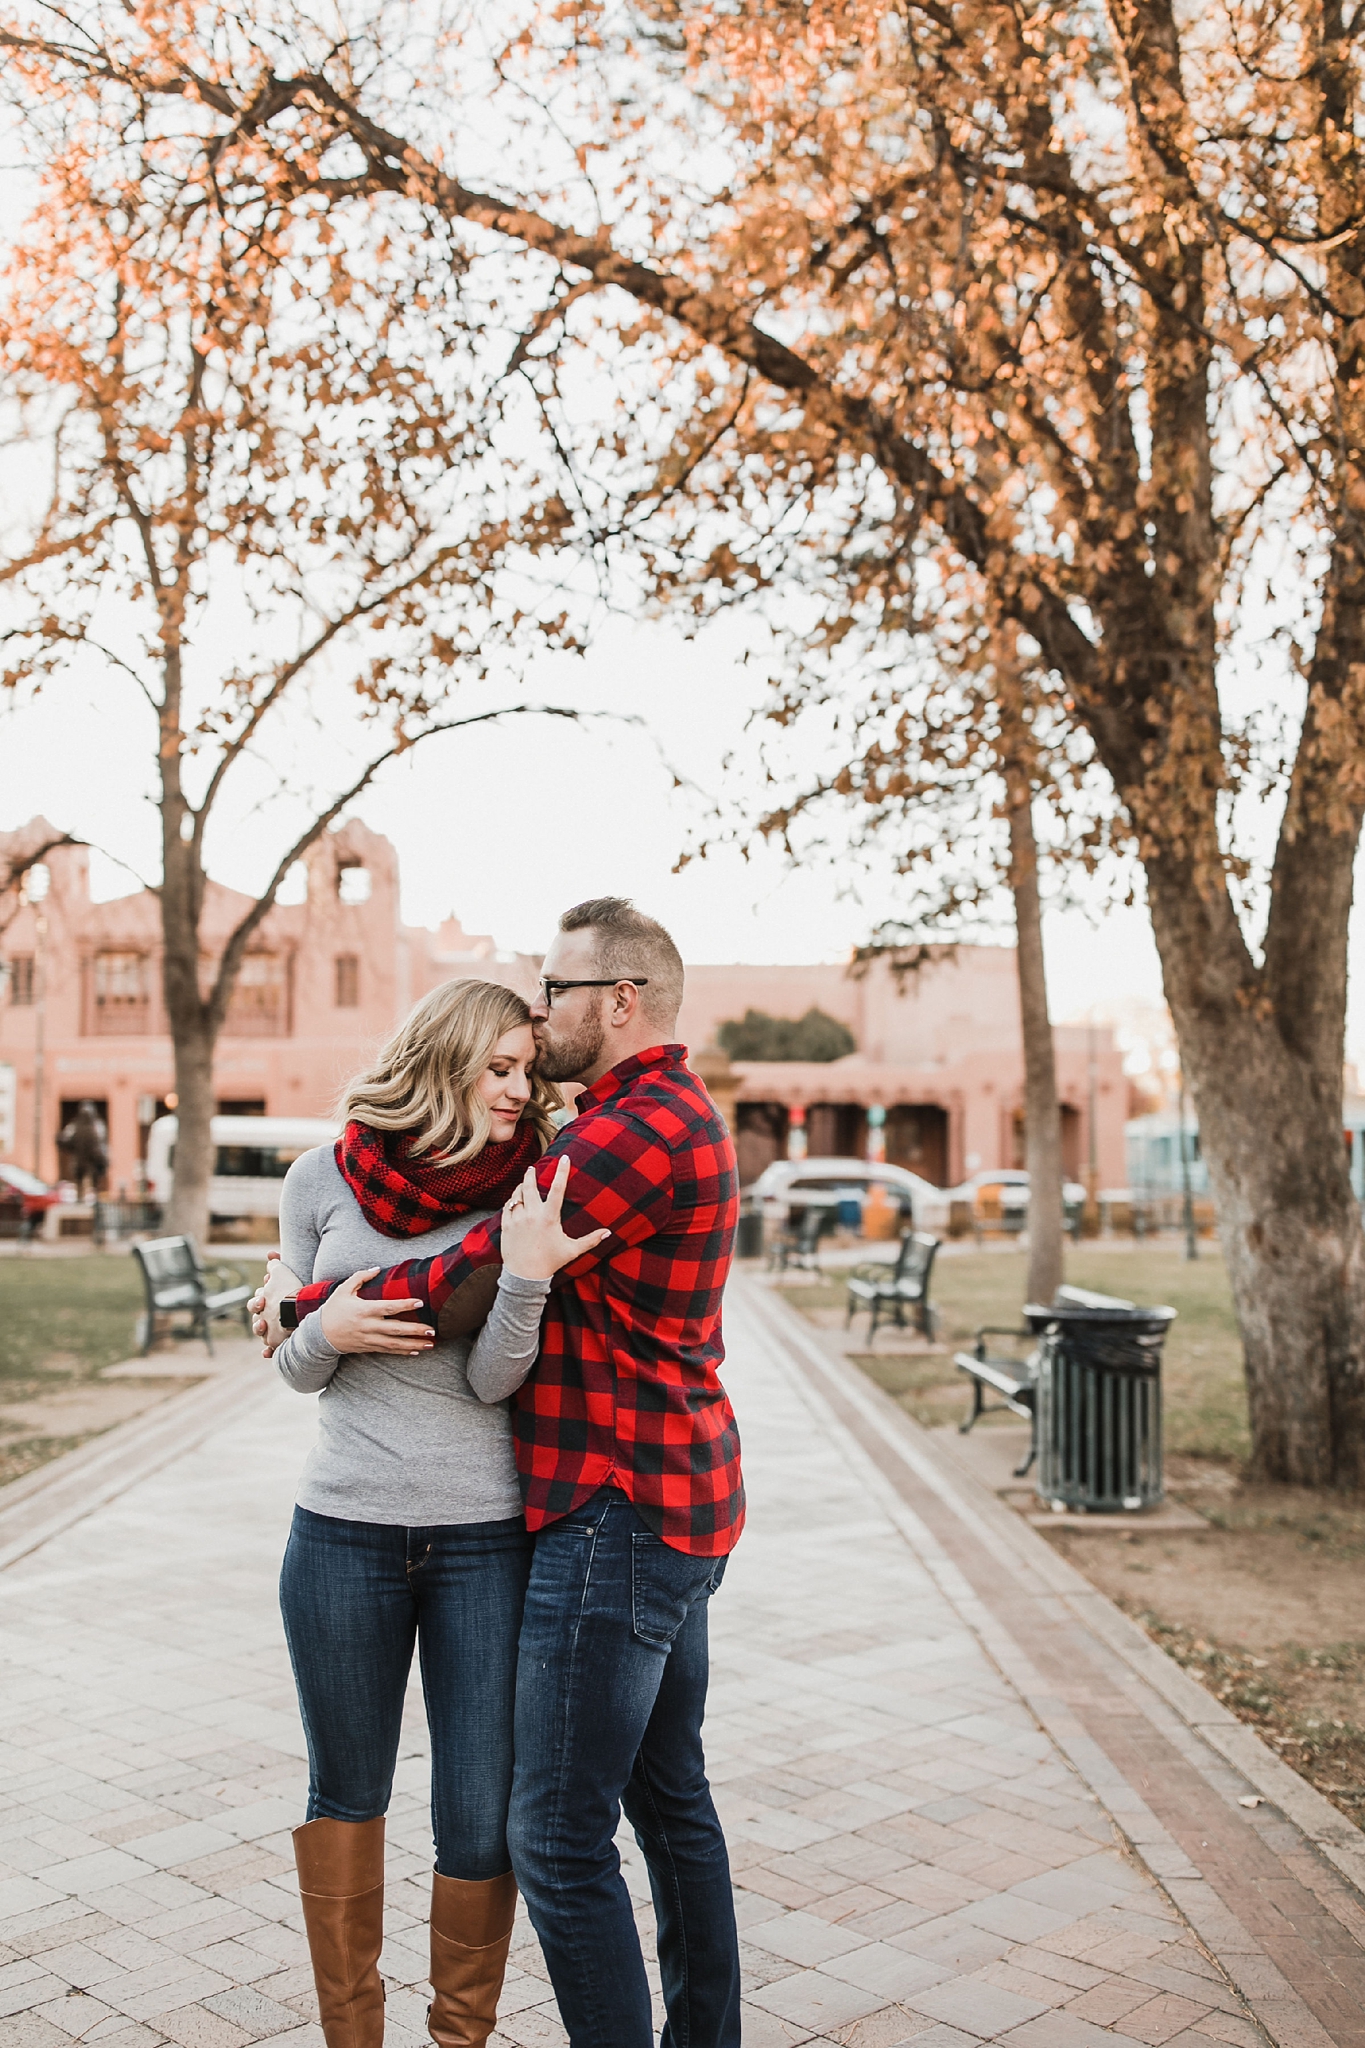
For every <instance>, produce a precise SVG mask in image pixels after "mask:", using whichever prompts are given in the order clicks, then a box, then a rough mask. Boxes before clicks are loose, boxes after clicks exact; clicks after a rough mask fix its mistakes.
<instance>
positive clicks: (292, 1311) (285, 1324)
mask: <svg viewBox="0 0 1365 2048" xmlns="http://www.w3.org/2000/svg"><path fill="white" fill-rule="evenodd" d="M277 1307H278V1309H279V1315H280V1327H281V1328H282V1329H285V1330H297V1328H298V1326H299V1298H298V1296H297V1294H286V1295H285V1296H284V1297H283V1298H282V1299H281V1300H280V1301H279V1302H278V1303H277Z"/></svg>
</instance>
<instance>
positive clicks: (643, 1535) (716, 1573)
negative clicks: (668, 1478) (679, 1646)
mask: <svg viewBox="0 0 1365 2048" xmlns="http://www.w3.org/2000/svg"><path fill="white" fill-rule="evenodd" d="M630 1546H631V1548H630V1608H631V1616H630V1618H631V1627H632V1628H633V1630H634V1632H635V1634H636V1636H637V1637H638V1638H639V1640H640V1641H641V1642H642V1643H650V1644H652V1645H653V1647H654V1648H655V1649H659V1650H666V1649H668V1648H669V1647H670V1645H671V1644H672V1641H673V1638H674V1637H675V1636H676V1635H677V1633H678V1630H679V1629H680V1628H681V1627H682V1625H683V1623H684V1622H685V1621H686V1619H687V1613H688V1609H689V1608H690V1607H691V1606H692V1604H693V1602H694V1601H696V1600H704V1599H706V1597H707V1596H708V1595H709V1594H710V1593H711V1592H712V1591H713V1589H714V1587H715V1586H717V1585H718V1584H719V1583H720V1570H723V1569H724V1560H723V1559H722V1560H720V1570H718V1569H717V1560H716V1559H715V1558H714V1557H689V1556H688V1554H687V1552H686V1551H683V1550H674V1549H672V1548H671V1546H670V1545H669V1544H667V1543H665V1542H664V1541H663V1540H662V1539H661V1538H660V1537H658V1536H655V1535H653V1534H652V1533H651V1532H649V1531H648V1530H638V1531H637V1532H636V1533H635V1534H634V1535H633V1536H632V1537H631V1539H630Z"/></svg>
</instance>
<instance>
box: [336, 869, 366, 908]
mask: <svg viewBox="0 0 1365 2048" xmlns="http://www.w3.org/2000/svg"><path fill="white" fill-rule="evenodd" d="M337 895H338V896H339V897H340V898H341V900H342V902H343V903H368V902H369V900H370V871H369V869H368V868H362V867H361V866H360V865H359V864H358V862H354V861H353V862H351V863H350V864H349V865H348V866H346V867H343V868H338V869H337Z"/></svg>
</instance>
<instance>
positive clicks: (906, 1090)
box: [679, 946, 1128, 1187]
mask: <svg viewBox="0 0 1365 2048" xmlns="http://www.w3.org/2000/svg"><path fill="white" fill-rule="evenodd" d="M812 1004H814V1005H815V1006H817V1007H818V1008H819V1009H821V1010H824V1011H825V1012H826V1013H827V1014H828V1015H829V1016H831V1017H837V1018H838V1019H839V1021H840V1022H841V1023H843V1024H846V1025H847V1026H848V1028H849V1030H850V1031H851V1032H852V1033H853V1036H854V1039H855V1040H856V1042H857V1047H858V1050H857V1051H856V1052H854V1053H850V1054H849V1055H848V1056H847V1057H846V1058H844V1059H841V1060H832V1061H830V1062H829V1063H828V1064H824V1063H816V1062H804V1061H802V1062H791V1063H788V1062H786V1061H773V1062H767V1061H765V1062H752V1063H750V1062H739V1063H738V1064H737V1072H738V1073H739V1075H740V1085H739V1090H738V1118H737V1143H738V1148H739V1158H740V1178H741V1179H742V1180H743V1181H745V1182H746V1183H747V1182H749V1181H751V1180H753V1179H755V1178H756V1177H757V1176H758V1174H760V1173H761V1172H762V1170H763V1168H764V1167H765V1166H766V1165H767V1164H768V1163H769V1162H770V1161H771V1160H773V1159H776V1158H781V1157H784V1156H786V1154H787V1153H788V1151H789V1149H790V1140H791V1131H792V1126H793V1123H794V1122H798V1121H799V1120H801V1119H803V1120H804V1127H805V1131H806V1148H807V1151H808V1153H809V1154H810V1156H812V1157H816V1156H821V1157H830V1156H835V1157H840V1158H850V1157H854V1158H861V1157H864V1156H865V1155H866V1152H867V1144H868V1117H867V1112H868V1110H869V1109H870V1108H872V1107H873V1106H874V1105H879V1106H880V1107H881V1108H882V1109H883V1110H884V1111H885V1119H886V1120H885V1125H884V1131H885V1139H884V1143H885V1156H886V1157H887V1159H889V1160H891V1161H892V1162H893V1164H895V1165H898V1166H908V1167H909V1168H910V1169H911V1170H912V1171H913V1172H915V1173H918V1174H922V1175H923V1177H924V1178H925V1179H926V1180H931V1181H933V1182H935V1183H936V1185H938V1186H939V1187H950V1186H954V1185H955V1184H956V1183H957V1182H959V1181H962V1180H965V1179H966V1178H967V1177H968V1175H969V1174H972V1173H974V1172H976V1170H977V1169H978V1168H979V1167H994V1166H1022V1165H1023V1163H1024V1061H1023V1048H1022V1044H1021V1040H1020V1030H1019V997H1018V992H1017V987H1016V982H1015V971H1014V950H1013V948H1012V947H1007V946H960V947H958V948H956V949H955V950H953V951H950V952H949V951H945V953H944V956H943V957H942V958H940V959H938V960H936V961H934V962H933V963H932V964H931V965H928V966H925V967H923V968H921V969H920V971H919V972H918V973H916V974H913V975H909V976H907V977H906V978H905V979H904V981H902V982H898V981H897V979H896V977H895V976H894V975H893V974H892V972H891V970H890V968H889V967H887V966H886V965H885V964H877V965H874V966H873V967H872V968H871V969H870V970H869V971H868V972H867V973H866V974H865V975H863V976H861V977H859V978H856V979H855V978H854V977H853V976H851V975H850V974H849V973H848V971H847V969H846V968H845V967H843V966H842V965H839V964H837V963H836V964H831V965H828V966H810V967H746V966H739V965H736V966H733V967H710V966H698V967H689V968H688V970H687V997H686V1000H685V1002H684V1004H683V1012H682V1018H681V1020H680V1026H679V1029H680V1035H681V1036H682V1037H683V1038H684V1039H685V1041H686V1042H687V1043H688V1044H689V1045H692V1046H696V1047H701V1046H704V1045H706V1044H708V1043H710V1042H711V1041H712V1040H713V1039H714V1037H715V1033H716V1030H717V1028H718V1026H719V1025H720V1024H722V1023H723V1022H724V1021H725V1020H726V1019H727V1018H730V1017H740V1016H742V1015H743V1014H744V1011H745V1010H746V1009H749V1008H753V1009H756V1010H765V1011H767V1013H768V1014H769V1015H770V1016H775V1017H799V1016H801V1015H803V1014H804V1012H805V1011H806V1010H807V1009H808V1008H810V1006H811V1005H812ZM1054 1037H1055V1041H1056V1047H1057V1069H1058V1073H1057V1079H1058V1088H1059V1092H1060V1095H1061V1099H1062V1153H1063V1164H1064V1166H1065V1169H1066V1172H1067V1173H1068V1175H1070V1176H1071V1177H1072V1178H1074V1179H1084V1177H1085V1173H1086V1170H1087V1168H1088V1164H1089V1160H1090V1121H1091V1118H1090V1106H1091V1101H1092V1097H1093V1101H1094V1108H1095V1118H1094V1123H1095V1163H1096V1166H1097V1168H1098V1176H1099V1179H1098V1185H1099V1186H1100V1187H1119V1186H1121V1185H1122V1184H1123V1181H1124V1178H1125V1167H1124V1138H1123V1131H1124V1122H1125V1120H1126V1117H1127V1114H1128V1083H1127V1081H1126V1079H1125V1077H1124V1073H1123V1056H1122V1054H1121V1053H1120V1052H1119V1051H1118V1050H1117V1049H1116V1047H1115V1045H1114V1040H1113V1032H1112V1031H1111V1030H1110V1029H1109V1027H1108V1026H1102V1027H1100V1028H1098V1029H1096V1030H1095V1031H1093V1032H1092V1031H1091V1030H1090V1029H1088V1028H1087V1027H1086V1026H1085V1025H1059V1026H1058V1027H1057V1028H1056V1030H1055V1033H1054ZM1092 1084H1093V1085H1092Z"/></svg>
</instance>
